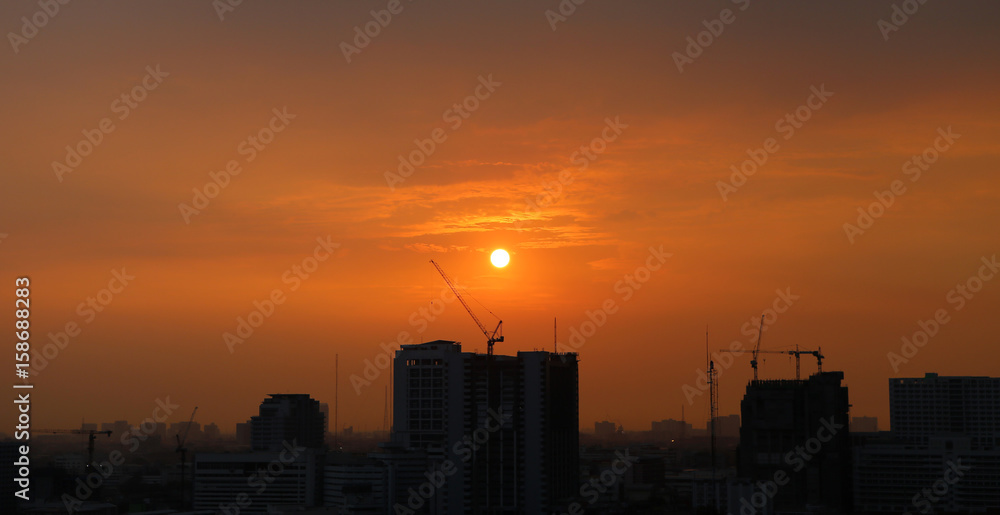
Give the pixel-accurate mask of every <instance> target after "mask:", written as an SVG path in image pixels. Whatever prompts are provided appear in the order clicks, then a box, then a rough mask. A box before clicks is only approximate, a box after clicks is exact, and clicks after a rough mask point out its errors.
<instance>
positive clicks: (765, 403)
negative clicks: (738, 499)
mask: <svg viewBox="0 0 1000 515" xmlns="http://www.w3.org/2000/svg"><path fill="white" fill-rule="evenodd" d="M843 379H844V373H843V372H821V373H818V374H814V375H813V376H811V377H810V378H809V379H805V380H758V381H751V382H750V384H748V385H747V389H746V395H745V396H744V397H743V401H742V403H741V405H740V407H741V411H742V422H743V424H742V426H741V427H740V446H739V475H740V476H741V477H746V478H750V479H752V480H753V482H754V484H757V485H761V484H763V485H766V486H767V491H765V492H764V493H765V494H766V496H767V497H768V498H769V505H770V506H773V509H774V510H775V511H794V510H805V509H806V507H807V506H808V507H809V508H810V509H818V508H826V509H829V510H834V511H835V512H838V513H847V512H849V510H850V509H851V493H852V484H851V438H850V433H849V430H848V421H849V417H848V408H849V406H850V404H849V403H848V397H847V387H846V386H841V381H843ZM771 485H773V487H772V486H771Z"/></svg>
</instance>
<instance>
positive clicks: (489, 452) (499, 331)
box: [431, 259, 503, 513]
mask: <svg viewBox="0 0 1000 515" xmlns="http://www.w3.org/2000/svg"><path fill="white" fill-rule="evenodd" d="M431 264H432V265H434V268H436V269H437V271H438V273H439V274H441V278H442V279H444V282H445V283H446V284H448V287H449V288H451V291H452V292H454V293H455V297H458V300H459V302H461V303H462V306H464V307H465V310H466V311H468V312H469V315H470V316H471V317H472V320H474V321H475V322H476V325H478V326H479V330H480V331H482V332H483V336H486V406H487V407H488V408H490V409H493V410H496V409H499V399H500V391H499V390H500V389H499V385H500V381H498V380H497V378H496V377H495V376H496V370H495V367H494V366H493V344H494V343H498V342H503V320H500V317H498V316H496V314H494V313H493V312H492V311H489V309H487V311H489V313H490V314H491V315H493V316H494V317H495V318H496V319H497V320H499V322H498V323H497V327H496V329H494V330H493V333H492V334H490V332H489V330H487V329H486V326H485V325H483V322H482V321H480V320H479V317H477V316H476V314H475V313H474V312H473V311H472V308H470V307H469V305H468V304H467V303H466V302H465V299H464V298H462V294H461V293H459V291H458V288H457V287H455V283H454V282H452V280H451V279H450V278H448V274H446V273H444V270H443V269H442V268H441V265H438V264H437V263H436V262H435V261H434V260H433V259H432V260H431ZM477 302H478V301H477ZM480 305H482V304H480ZM483 307H485V306H483ZM484 454H485V456H486V478H485V483H486V484H487V485H492V484H493V482H492V480H491V479H492V478H491V474H492V473H493V472H492V466H491V465H492V464H493V463H495V462H497V461H500V462H501V463H502V462H503V458H502V457H501V456H500V455H499V451H498V448H497V439H496V438H493V439H491V440H490V441H489V442H487V445H486V449H485V450H484ZM475 473H476V472H475V468H473V474H475ZM485 496H486V499H485V500H480V499H478V498H477V497H475V496H474V498H473V502H474V503H481V504H483V505H485V511H484V513H495V511H494V508H493V506H492V503H493V495H492V494H491V492H490V491H489V489H487V492H486V494H485Z"/></svg>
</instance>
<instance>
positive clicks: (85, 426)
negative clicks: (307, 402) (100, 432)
mask: <svg viewBox="0 0 1000 515" xmlns="http://www.w3.org/2000/svg"><path fill="white" fill-rule="evenodd" d="M80 430H81V431H97V424H94V423H87V422H81V423H80Z"/></svg>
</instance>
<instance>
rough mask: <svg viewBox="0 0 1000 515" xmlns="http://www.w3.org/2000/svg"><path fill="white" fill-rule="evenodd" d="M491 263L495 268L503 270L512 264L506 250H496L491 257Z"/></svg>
mask: <svg viewBox="0 0 1000 515" xmlns="http://www.w3.org/2000/svg"><path fill="white" fill-rule="evenodd" d="M490 261H491V262H492V263H493V266H495V267H497V268H503V267H505V266H507V263H509V262H510V254H508V253H507V251H506V250H504V249H496V250H494V251H493V254H491V255H490Z"/></svg>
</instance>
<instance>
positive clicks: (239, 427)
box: [236, 420, 250, 445]
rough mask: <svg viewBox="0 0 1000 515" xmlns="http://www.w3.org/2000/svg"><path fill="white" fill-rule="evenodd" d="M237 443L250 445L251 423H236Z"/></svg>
mask: <svg viewBox="0 0 1000 515" xmlns="http://www.w3.org/2000/svg"><path fill="white" fill-rule="evenodd" d="M236 443H238V444H240V445H250V421H249V420H248V421H246V422H237V423H236Z"/></svg>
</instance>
